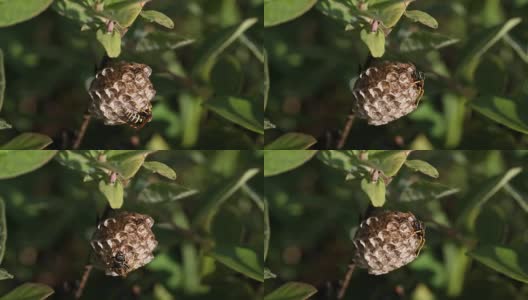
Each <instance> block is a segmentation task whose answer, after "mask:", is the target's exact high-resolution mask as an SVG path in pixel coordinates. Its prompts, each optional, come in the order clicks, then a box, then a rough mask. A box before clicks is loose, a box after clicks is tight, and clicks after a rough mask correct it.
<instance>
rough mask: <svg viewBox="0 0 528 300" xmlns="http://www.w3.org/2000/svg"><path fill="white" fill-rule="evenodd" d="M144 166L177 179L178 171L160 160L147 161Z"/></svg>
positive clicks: (164, 175)
mask: <svg viewBox="0 0 528 300" xmlns="http://www.w3.org/2000/svg"><path fill="white" fill-rule="evenodd" d="M143 168H145V169H147V170H150V171H152V172H154V173H157V174H159V175H161V176H163V177H167V178H169V179H172V180H176V172H175V171H174V170H173V169H172V168H171V167H169V166H167V165H166V164H164V163H161V162H158V161H147V162H145V163H144V164H143Z"/></svg>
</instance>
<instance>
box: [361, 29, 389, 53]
mask: <svg viewBox="0 0 528 300" xmlns="http://www.w3.org/2000/svg"><path fill="white" fill-rule="evenodd" d="M360 35H361V40H362V41H363V43H365V44H366V45H367V47H368V48H369V50H370V53H371V54H372V56H373V57H382V56H383V54H384V53H385V34H383V32H382V31H381V30H378V31H376V32H370V31H369V32H367V30H366V29H362V30H361V34H360Z"/></svg>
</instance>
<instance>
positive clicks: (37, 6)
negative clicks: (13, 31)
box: [0, 0, 53, 27]
mask: <svg viewBox="0 0 528 300" xmlns="http://www.w3.org/2000/svg"><path fill="white" fill-rule="evenodd" d="M51 2H53V0H24V1H19V0H14V1H13V0H2V1H0V27H6V26H10V25H14V24H17V23H20V22H24V21H26V20H29V19H31V18H33V17H35V16H37V15H38V14H40V13H42V12H43V11H44V10H46V8H48V6H49V5H50V4H51Z"/></svg>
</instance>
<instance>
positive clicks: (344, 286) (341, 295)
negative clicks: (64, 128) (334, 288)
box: [337, 264, 356, 300]
mask: <svg viewBox="0 0 528 300" xmlns="http://www.w3.org/2000/svg"><path fill="white" fill-rule="evenodd" d="M354 269H356V265H355V264H350V265H348V271H347V272H346V274H345V279H343V284H342V285H341V288H340V289H339V293H338V294H337V299H338V300H341V299H343V298H344V297H345V293H346V291H347V289H348V286H349V285H350V280H351V279H352V273H354Z"/></svg>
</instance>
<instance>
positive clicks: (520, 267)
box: [469, 246, 528, 283]
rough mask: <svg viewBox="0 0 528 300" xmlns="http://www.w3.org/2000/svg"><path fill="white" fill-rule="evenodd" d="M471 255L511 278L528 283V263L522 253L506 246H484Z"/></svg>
mask: <svg viewBox="0 0 528 300" xmlns="http://www.w3.org/2000/svg"><path fill="white" fill-rule="evenodd" d="M469 255H470V256H471V257H473V258H475V259H476V260H477V261H479V262H481V263H483V264H485V265H486V266H488V267H490V268H492V269H494V270H496V271H497V272H500V273H502V274H504V275H506V276H508V277H510V278H513V279H515V280H519V281H521V282H524V283H528V265H527V264H526V261H524V260H523V259H520V258H521V257H522V254H521V253H517V252H516V251H515V250H513V249H509V248H505V247H493V246H482V247H478V248H476V249H475V250H473V251H471V252H470V253H469Z"/></svg>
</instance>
